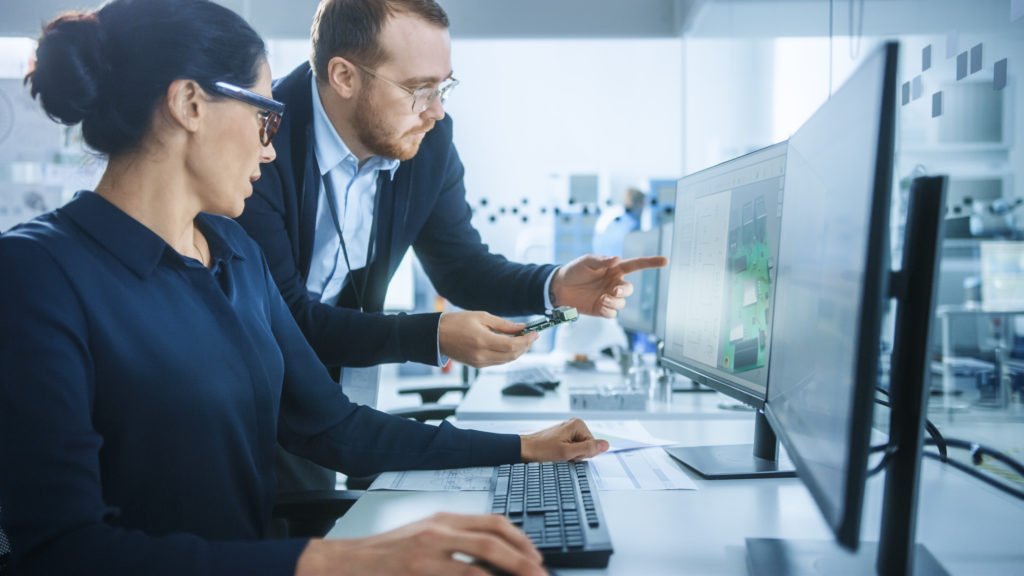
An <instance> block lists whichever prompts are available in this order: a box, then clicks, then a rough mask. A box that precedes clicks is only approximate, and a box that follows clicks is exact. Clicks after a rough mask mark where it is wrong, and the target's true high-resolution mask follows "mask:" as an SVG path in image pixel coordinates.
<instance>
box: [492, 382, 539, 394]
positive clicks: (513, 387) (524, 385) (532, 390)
mask: <svg viewBox="0 0 1024 576" xmlns="http://www.w3.org/2000/svg"><path fill="white" fill-rule="evenodd" d="M501 393H502V394H504V395H505V396H543V395H544V389H543V388H541V387H540V386H538V385H536V384H530V383H529V382H513V383H511V384H509V385H508V386H505V387H504V388H502V389H501Z"/></svg>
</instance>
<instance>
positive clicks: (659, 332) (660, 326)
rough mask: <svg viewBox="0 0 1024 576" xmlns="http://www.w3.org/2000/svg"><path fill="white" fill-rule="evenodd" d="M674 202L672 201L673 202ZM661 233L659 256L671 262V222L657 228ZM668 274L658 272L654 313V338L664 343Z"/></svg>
mask: <svg viewBox="0 0 1024 576" xmlns="http://www.w3.org/2000/svg"><path fill="white" fill-rule="evenodd" d="M673 201H674V200H673ZM658 230H660V231H661V250H660V252H659V254H661V255H662V256H664V257H666V258H668V259H669V262H671V261H672V222H667V223H665V224H662V225H661V226H659V227H658ZM668 282H669V273H668V270H665V269H659V270H658V306H657V309H656V310H655V313H654V336H655V338H657V339H658V342H661V343H663V342H664V341H665V318H667V317H668V314H667V313H666V310H665V308H666V307H667V306H668V295H669V291H668V290H669V288H668Z"/></svg>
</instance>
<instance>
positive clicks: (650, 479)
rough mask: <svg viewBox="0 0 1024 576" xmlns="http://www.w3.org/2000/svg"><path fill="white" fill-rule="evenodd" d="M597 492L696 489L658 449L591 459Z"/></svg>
mask: <svg viewBox="0 0 1024 576" xmlns="http://www.w3.org/2000/svg"><path fill="white" fill-rule="evenodd" d="M591 467H592V468H593V470H594V474H595V476H596V478H595V479H594V480H595V482H596V483H597V487H598V489H600V490H601V491H612V490H616V491H618V490H696V489H697V485H696V484H694V483H693V480H691V479H690V477H689V476H687V475H686V473H685V472H683V471H682V469H680V468H679V465H678V464H676V462H675V461H674V460H672V457H671V456H669V455H668V454H666V453H665V451H664V450H662V449H660V448H656V449H653V448H652V449H648V450H632V451H629V452H616V453H614V454H602V455H600V456H598V457H597V458H594V459H593V460H592V465H591Z"/></svg>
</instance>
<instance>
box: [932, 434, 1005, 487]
mask: <svg viewBox="0 0 1024 576" xmlns="http://www.w3.org/2000/svg"><path fill="white" fill-rule="evenodd" d="M945 440H946V443H947V444H949V445H950V446H952V447H954V448H962V449H964V450H968V451H970V453H971V462H974V465H975V466H978V465H980V464H982V462H983V461H984V457H985V456H988V457H989V458H993V459H995V460H998V461H999V462H1000V463H1002V464H1004V465H1006V466H1007V467H1008V468H1010V469H1011V470H1013V471H1014V472H1016V473H1017V474H1019V475H1020V476H1021V477H1022V478H1024V464H1021V463H1020V462H1018V461H1016V460H1014V459H1013V458H1010V457H1009V456H1007V455H1006V454H1003V453H1002V452H1000V451H999V450H996V449H995V448H990V447H988V446H985V445H984V444H979V443H977V442H971V441H969V440H962V439H960V438H946V439H945ZM926 444H929V445H930V444H931V442H926Z"/></svg>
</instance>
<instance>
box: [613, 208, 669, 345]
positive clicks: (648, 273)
mask: <svg viewBox="0 0 1024 576" xmlns="http://www.w3.org/2000/svg"><path fill="white" fill-rule="evenodd" d="M659 254H661V230H660V229H658V228H655V229H653V230H637V231H634V232H630V233H629V234H626V237H625V238H623V241H622V257H623V258H637V257H640V256H654V255H659ZM659 273H660V270H658V269H657V268H652V269H647V270H641V271H639V272H635V273H633V274H630V275H629V281H630V283H632V284H633V294H632V295H631V296H630V297H629V298H626V306H625V307H624V308H623V309H622V310H619V315H618V318H619V324H621V325H622V327H623V328H624V329H626V330H628V331H631V332H640V333H642V334H647V335H653V334H654V333H655V332H656V327H657V326H656V324H657V313H658V277H659V276H660V274H659Z"/></svg>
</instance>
